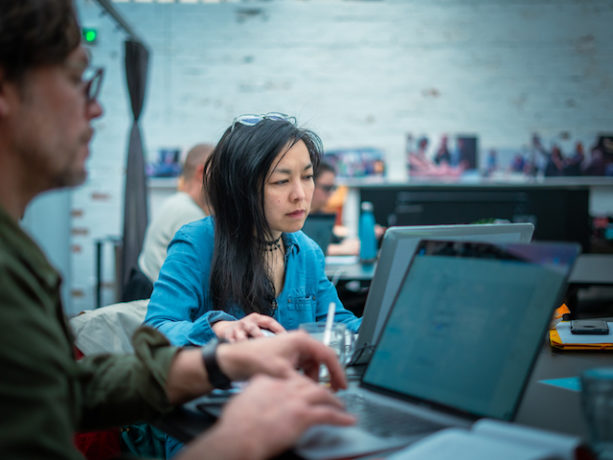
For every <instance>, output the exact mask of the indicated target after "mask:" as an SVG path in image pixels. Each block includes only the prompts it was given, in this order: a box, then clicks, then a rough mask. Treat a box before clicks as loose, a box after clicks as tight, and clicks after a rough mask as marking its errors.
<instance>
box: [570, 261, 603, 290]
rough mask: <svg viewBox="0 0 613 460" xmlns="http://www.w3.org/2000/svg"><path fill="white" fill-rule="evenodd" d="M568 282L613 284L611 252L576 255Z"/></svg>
mask: <svg viewBox="0 0 613 460" xmlns="http://www.w3.org/2000/svg"><path fill="white" fill-rule="evenodd" d="M568 282H569V283H570V284H589V285H613V254H581V255H580V256H579V257H577V261H576V262H575V266H574V267H573V271H572V272H571V274H570V277H569V280H568Z"/></svg>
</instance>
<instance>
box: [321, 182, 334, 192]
mask: <svg viewBox="0 0 613 460" xmlns="http://www.w3.org/2000/svg"><path fill="white" fill-rule="evenodd" d="M316 187H317V188H318V189H320V190H323V191H324V192H326V193H332V192H334V191H335V190H336V185H334V184H332V185H323V184H321V185H316Z"/></svg>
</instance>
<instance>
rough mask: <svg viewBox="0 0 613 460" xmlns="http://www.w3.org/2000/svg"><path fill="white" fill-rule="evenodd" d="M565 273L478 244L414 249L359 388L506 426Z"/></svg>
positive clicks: (439, 244) (426, 245) (425, 244)
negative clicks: (497, 422) (485, 418)
mask: <svg viewBox="0 0 613 460" xmlns="http://www.w3.org/2000/svg"><path fill="white" fill-rule="evenodd" d="M513 246H515V245H513ZM518 246H519V245H518ZM524 246H525V247H527V245H524ZM554 246H556V247H557V246H565V245H552V246H550V248H549V249H550V250H552V249H554ZM571 247H572V246H571ZM573 249H574V250H575V251H576V248H574V247H573ZM568 270H569V267H568V266H567V267H566V270H552V269H551V267H549V266H548V265H543V264H540V263H534V262H529V261H526V260H525V259H523V258H520V257H519V256H517V255H516V256H513V255H510V253H508V252H505V251H504V250H501V249H499V248H498V247H495V246H493V245H489V244H487V243H460V242H454V243H452V242H441V241H438V242H434V241H429V242H428V241H426V242H422V243H421V245H420V247H419V248H418V250H417V252H416V254H415V256H414V259H413V262H412V263H411V265H410V267H409V269H408V271H407V273H406V275H405V277H404V279H403V281H402V284H401V287H400V289H399V291H398V294H397V296H396V298H395V300H394V304H393V306H392V310H391V311H390V314H389V317H388V319H387V322H386V323H385V326H384V329H383V331H382V333H381V337H380V339H379V342H378V343H377V346H376V348H375V352H374V355H373V357H372V359H371V362H370V364H369V366H368V368H367V369H366V372H365V374H364V378H363V384H364V385H365V386H367V387H368V388H371V389H375V390H376V389H382V390H385V391H391V392H392V393H394V394H397V395H400V396H406V397H409V398H417V399H420V400H426V401H430V402H434V403H437V404H440V405H443V406H446V407H449V408H452V409H454V410H459V411H462V412H467V413H470V414H473V415H477V416H487V417H493V418H499V419H505V420H510V419H512V418H513V416H514V414H515V410H516V409H517V404H518V402H519V399H520V396H521V392H522V391H523V388H524V386H525V383H526V381H527V377H528V375H529V373H530V371H531V368H532V365H533V363H534V359H535V358H536V355H537V354H538V350H539V349H540V347H541V344H542V342H543V332H544V331H545V329H546V326H547V324H548V322H549V319H550V317H551V313H552V311H553V308H554V303H555V301H556V299H558V296H559V293H560V291H561V289H563V286H564V284H565V279H566V276H567V273H568Z"/></svg>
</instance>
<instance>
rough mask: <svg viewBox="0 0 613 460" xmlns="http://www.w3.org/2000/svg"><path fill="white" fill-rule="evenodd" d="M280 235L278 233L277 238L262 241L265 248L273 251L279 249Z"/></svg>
mask: <svg viewBox="0 0 613 460" xmlns="http://www.w3.org/2000/svg"><path fill="white" fill-rule="evenodd" d="M281 236H283V235H279V238H277V239H276V240H274V241H264V244H265V245H266V248H265V250H266V251H270V252H274V251H276V250H277V249H281Z"/></svg>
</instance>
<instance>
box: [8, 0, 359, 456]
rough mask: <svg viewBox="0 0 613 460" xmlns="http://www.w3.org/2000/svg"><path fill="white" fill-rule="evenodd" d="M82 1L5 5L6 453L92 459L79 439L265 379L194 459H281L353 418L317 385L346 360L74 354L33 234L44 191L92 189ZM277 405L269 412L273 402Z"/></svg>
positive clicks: (296, 347)
mask: <svg viewBox="0 0 613 460" xmlns="http://www.w3.org/2000/svg"><path fill="white" fill-rule="evenodd" d="M80 36H81V34H80V28H79V24H78V22H77V19H76V15H75V12H74V9H73V5H72V2H71V1H70V0H20V1H12V2H2V3H0V320H1V321H2V325H3V329H4V332H3V334H2V335H1V336H0V365H1V367H2V374H3V376H2V379H1V380H0V407H2V417H1V418H0V452H2V456H3V458H46V459H51V458H82V457H81V455H80V454H79V452H78V451H77V450H76V449H75V448H74V445H73V440H72V438H73V434H74V432H75V431H76V430H80V429H94V428H100V427H103V426H113V425H120V424H126V423H132V422H136V421H150V420H152V418H153V417H155V416H158V415H160V414H161V413H164V412H166V411H169V410H170V409H172V407H174V405H176V404H180V403H182V402H184V401H186V400H188V399H190V398H193V397H195V396H197V395H201V394H204V393H207V392H209V391H211V389H212V388H213V387H214V386H218V387H224V386H226V385H227V384H228V382H229V381H231V380H244V379H248V378H250V377H253V376H255V375H256V374H265V375H267V376H262V377H256V378H255V379H254V380H253V382H252V383H251V384H250V385H249V386H248V387H247V389H246V390H245V392H244V393H243V394H242V395H240V396H238V397H237V398H236V399H235V400H234V401H233V402H232V403H231V404H229V406H228V407H227V410H226V411H225V412H224V414H223V416H222V417H221V420H220V422H219V423H218V424H217V425H216V426H215V427H214V428H213V429H212V430H211V431H209V432H208V433H206V434H204V435H203V436H201V437H199V438H198V439H196V440H195V441H194V442H193V443H192V444H191V445H189V446H188V448H186V449H185V451H184V452H183V454H182V455H183V458H185V459H189V458H203V456H206V457H209V458H229V459H233V458H237V459H238V458H254V459H260V458H267V457H270V456H272V455H275V454H278V453H279V452H281V451H283V450H284V449H286V448H288V447H289V446H291V445H292V444H293V443H294V441H295V440H296V439H297V437H298V436H299V435H300V434H301V433H302V432H303V431H304V430H305V429H306V428H308V427H309V426H311V425H313V424H315V423H331V424H341V425H345V424H350V423H352V421H353V419H352V418H351V417H350V416H348V415H347V414H346V413H345V412H344V411H343V410H342V408H341V405H340V403H339V402H338V400H337V399H336V398H335V397H334V396H333V395H332V394H331V393H330V392H329V391H328V390H326V389H325V388H323V387H321V386H318V385H316V384H314V383H313V382H312V380H310V379H308V378H307V377H305V376H303V375H299V374H298V373H297V372H296V370H295V369H296V368H300V369H302V370H303V371H304V373H305V375H307V376H309V377H316V376H317V374H318V368H319V364H320V363H323V364H326V365H327V366H328V368H329V369H330V372H331V376H332V380H331V384H332V387H333V388H341V387H344V386H345V384H346V381H345V378H344V376H343V373H342V369H341V368H340V365H339V364H338V362H337V361H336V358H335V357H334V354H333V352H332V351H331V350H330V349H328V348H327V347H325V346H323V345H321V344H319V343H318V342H315V341H314V340H312V339H310V338H309V337H307V336H306V335H305V334H301V333H293V334H283V335H281V336H278V337H274V338H268V339H260V340H254V341H249V342H243V343H240V344H233V345H228V344H221V345H219V344H213V345H212V347H211V348H206V349H205V350H204V351H201V350H200V349H195V348H192V349H180V348H174V347H170V346H169V344H168V342H167V340H166V339H165V338H164V337H163V336H162V335H161V334H159V333H158V332H157V331H154V330H152V329H149V328H143V329H140V330H138V331H137V332H136V334H135V336H134V339H133V344H134V349H135V353H134V355H128V356H113V355H98V356H91V357H85V358H83V359H82V360H80V361H75V360H74V358H73V341H72V337H71V333H70V331H69V330H68V327H67V324H66V322H65V320H64V317H63V311H62V305H61V300H60V283H61V279H60V276H59V274H58V273H57V272H56V271H55V269H54V268H53V267H52V266H51V265H50V264H49V262H48V261H47V259H46V257H45V256H44V254H43V253H42V252H41V251H40V249H39V248H38V247H37V246H36V244H35V243H34V242H33V241H32V240H31V239H30V237H28V236H27V235H26V234H25V233H24V232H23V231H22V230H21V228H20V227H19V219H20V218H21V217H22V216H23V213H24V211H25V208H26V206H27V205H28V203H29V202H30V201H31V200H32V199H33V198H34V197H35V196H37V195H38V194H40V193H42V192H44V191H46V190H50V189H55V188H60V187H68V186H75V185H78V184H81V183H82V182H83V181H84V180H85V177H86V169H85V162H86V160H87V157H88V155H89V142H90V140H91V138H92V136H93V133H94V131H93V128H92V126H91V122H92V120H94V119H95V118H98V117H100V116H101V115H102V108H101V106H100V104H99V103H98V101H97V96H98V92H99V89H100V84H101V80H102V75H103V71H102V69H94V72H92V73H91V75H90V76H87V75H88V74H87V73H86V72H87V71H88V68H89V62H88V57H87V53H86V52H85V50H84V49H83V48H82V47H81V46H80ZM263 407H265V408H266V410H263V409H262V408H263Z"/></svg>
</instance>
